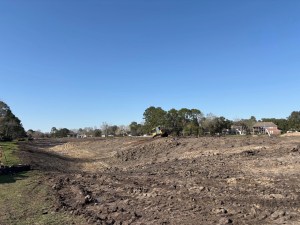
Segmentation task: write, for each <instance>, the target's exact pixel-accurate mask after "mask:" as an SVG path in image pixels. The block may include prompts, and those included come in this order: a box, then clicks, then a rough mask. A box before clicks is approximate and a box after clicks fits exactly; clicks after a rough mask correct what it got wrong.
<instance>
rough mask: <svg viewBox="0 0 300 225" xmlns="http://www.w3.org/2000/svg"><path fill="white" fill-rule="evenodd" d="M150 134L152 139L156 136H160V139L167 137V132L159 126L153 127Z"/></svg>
mask: <svg viewBox="0 0 300 225" xmlns="http://www.w3.org/2000/svg"><path fill="white" fill-rule="evenodd" d="M151 133H152V137H153V138H155V137H157V136H160V137H168V135H169V134H168V132H167V130H166V129H164V128H161V127H160V126H158V127H155V128H153V129H152V130H151Z"/></svg>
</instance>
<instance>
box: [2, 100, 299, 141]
mask: <svg viewBox="0 0 300 225" xmlns="http://www.w3.org/2000/svg"><path fill="white" fill-rule="evenodd" d="M256 122H273V123H274V124H276V125H277V126H278V128H279V129H280V130H282V132H283V133H285V132H287V131H289V130H290V131H300V111H293V112H292V113H291V114H290V115H289V116H288V117H287V118H286V119H276V118H262V119H261V120H259V121H257V120H256V118H255V117H254V116H251V117H250V118H249V119H239V120H229V119H226V118H225V117H223V116H220V117H219V116H216V115H213V114H211V113H210V114H207V115H206V116H205V115H204V114H203V112H201V110H199V109H188V108H181V109H175V108H172V109H170V110H167V111H166V110H164V109H162V108H161V107H154V106H151V107H148V108H147V109H146V110H145V111H144V113H143V122H141V123H138V122H135V121H133V122H132V123H130V124H129V125H128V126H125V125H121V126H117V125H110V124H108V123H106V122H104V123H102V125H101V126H100V128H97V127H94V128H93V127H86V128H79V129H72V130H70V129H68V128H59V129H57V128H56V127H52V129H51V130H50V132H48V133H43V132H41V131H40V130H36V131H34V130H32V129H30V130H28V131H27V132H25V130H24V128H23V125H22V123H21V120H20V119H19V118H18V117H16V116H15V115H14V114H13V113H12V111H11V109H10V108H9V106H8V105H7V104H6V103H5V102H3V101H0V141H3V140H13V139H18V138H24V137H30V138H45V137H48V138H51V137H52V138H62V137H102V136H105V137H108V136H127V135H132V136H141V135H145V134H150V133H151V130H152V129H153V128H155V127H157V126H160V127H163V128H164V129H166V130H167V131H168V132H169V134H171V135H174V136H201V135H206V134H210V135H213V134H220V133H222V132H224V131H228V130H230V129H231V128H232V127H233V126H239V127H242V128H243V130H245V131H246V133H250V132H251V130H252V126H253V124H254V123H256Z"/></svg>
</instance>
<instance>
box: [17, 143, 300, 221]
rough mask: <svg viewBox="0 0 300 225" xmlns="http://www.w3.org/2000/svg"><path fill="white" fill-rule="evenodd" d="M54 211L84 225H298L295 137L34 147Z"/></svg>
mask: <svg viewBox="0 0 300 225" xmlns="http://www.w3.org/2000/svg"><path fill="white" fill-rule="evenodd" d="M22 149H23V151H22V154H23V157H24V158H25V159H27V161H28V162H31V164H32V165H33V167H35V168H37V169H40V170H44V171H45V181H46V182H47V183H48V184H49V185H51V187H52V189H53V191H54V193H55V196H56V199H57V204H55V205H53V211H67V212H69V213H71V214H74V215H83V216H84V217H85V218H86V220H87V223H89V224H123V225H124V224H300V216H299V215H298V214H299V212H300V201H299V193H300V185H299V182H298V181H299V178H300V177H299V176H300V174H299V171H300V139H299V137H282V138H281V137H278V138H269V137H255V138H254V137H219V138H212V137H204V138H183V139H173V138H165V139H154V140H153V139H143V138H115V139H95V140H64V141H56V142H53V141H45V140H41V141H34V142H33V143H31V144H24V145H23V148H22Z"/></svg>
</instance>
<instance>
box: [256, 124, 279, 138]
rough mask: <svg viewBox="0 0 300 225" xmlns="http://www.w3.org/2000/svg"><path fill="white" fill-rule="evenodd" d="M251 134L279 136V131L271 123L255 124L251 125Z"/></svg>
mask: <svg viewBox="0 0 300 225" xmlns="http://www.w3.org/2000/svg"><path fill="white" fill-rule="evenodd" d="M252 128H253V134H269V135H279V134H281V130H279V129H278V127H277V125H276V124H275V123H273V122H257V123H255V124H254V125H253V127H252Z"/></svg>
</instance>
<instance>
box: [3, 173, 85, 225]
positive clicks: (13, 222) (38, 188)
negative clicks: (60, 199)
mask: <svg viewBox="0 0 300 225" xmlns="http://www.w3.org/2000/svg"><path fill="white" fill-rule="evenodd" d="M0 177H1V179H2V181H3V180H4V181H8V182H4V183H1V182H0V224H6V225H32V224H36V225H44V224H45V225H46V224H53V225H61V224H86V221H85V220H84V219H83V218H82V217H78V216H77V217H75V216H73V215H71V214H69V213H65V212H55V208H56V207H55V201H56V200H55V196H53V195H52V189H51V188H50V187H49V186H48V185H47V184H45V183H44V182H42V180H43V177H42V174H41V172H38V171H30V172H24V173H20V174H18V175H11V176H8V175H7V176H3V177H2V176H0ZM9 181H13V182H9Z"/></svg>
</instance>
